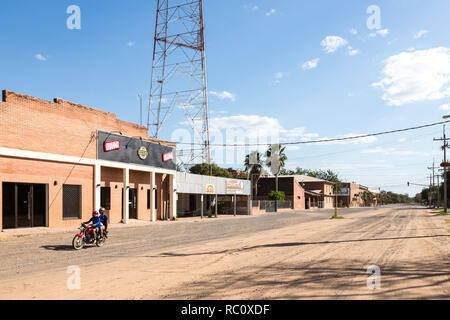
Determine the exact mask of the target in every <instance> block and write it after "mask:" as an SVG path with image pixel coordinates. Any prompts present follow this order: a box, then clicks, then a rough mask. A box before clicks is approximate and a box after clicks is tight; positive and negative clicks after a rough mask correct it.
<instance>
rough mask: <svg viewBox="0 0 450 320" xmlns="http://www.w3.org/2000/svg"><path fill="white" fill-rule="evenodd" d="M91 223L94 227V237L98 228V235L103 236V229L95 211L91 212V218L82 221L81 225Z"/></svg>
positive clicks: (95, 237)
mask: <svg viewBox="0 0 450 320" xmlns="http://www.w3.org/2000/svg"><path fill="white" fill-rule="evenodd" d="M86 224H87V225H89V224H90V225H92V226H93V227H94V230H93V233H94V239H97V231H98V230H100V237H103V230H102V223H101V221H100V216H99V215H98V212H97V211H94V212H92V218H91V219H90V220H89V221H87V222H83V225H86Z"/></svg>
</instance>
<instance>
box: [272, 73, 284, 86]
mask: <svg viewBox="0 0 450 320" xmlns="http://www.w3.org/2000/svg"><path fill="white" fill-rule="evenodd" d="M274 78H275V83H276V84H278V83H280V82H281V79H283V78H284V73H283V72H277V73H275V75H274Z"/></svg>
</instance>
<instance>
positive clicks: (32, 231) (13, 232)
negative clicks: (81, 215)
mask: <svg viewBox="0 0 450 320" xmlns="http://www.w3.org/2000/svg"><path fill="white" fill-rule="evenodd" d="M244 217H256V216H243V215H237V216H233V215H218V216H217V219H231V218H244ZM217 219H216V218H208V217H204V218H203V219H202V218H201V217H186V218H178V220H177V221H162V220H158V221H156V222H151V221H143V220H133V219H130V220H129V222H128V224H124V223H114V224H110V225H109V226H108V228H109V229H123V228H136V227H148V226H157V225H162V224H168V223H193V222H206V221H217ZM77 230H78V227H72V228H46V227H36V228H19V229H6V230H3V231H2V232H0V240H2V239H8V238H15V237H16V238H18V237H26V236H35V235H46V234H57V233H75V232H77Z"/></svg>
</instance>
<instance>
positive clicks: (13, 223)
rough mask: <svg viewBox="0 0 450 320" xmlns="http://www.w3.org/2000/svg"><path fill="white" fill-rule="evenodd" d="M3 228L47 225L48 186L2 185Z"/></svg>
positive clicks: (8, 183) (26, 184) (7, 183)
mask: <svg viewBox="0 0 450 320" xmlns="http://www.w3.org/2000/svg"><path fill="white" fill-rule="evenodd" d="M2 190H3V192H2V203H3V210H2V211H3V212H2V214H3V228H4V229H14V228H33V227H46V226H47V225H48V221H47V220H48V218H47V217H48V214H47V213H48V185H45V184H28V183H10V182H4V183H3V184H2Z"/></svg>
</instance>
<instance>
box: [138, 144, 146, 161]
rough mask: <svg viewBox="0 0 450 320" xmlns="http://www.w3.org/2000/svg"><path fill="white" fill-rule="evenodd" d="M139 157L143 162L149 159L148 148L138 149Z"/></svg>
mask: <svg viewBox="0 0 450 320" xmlns="http://www.w3.org/2000/svg"><path fill="white" fill-rule="evenodd" d="M138 156H139V158H141V159H142V160H145V159H147V157H148V150H147V148H146V147H144V146H142V147H140V148H139V149H138Z"/></svg>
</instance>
